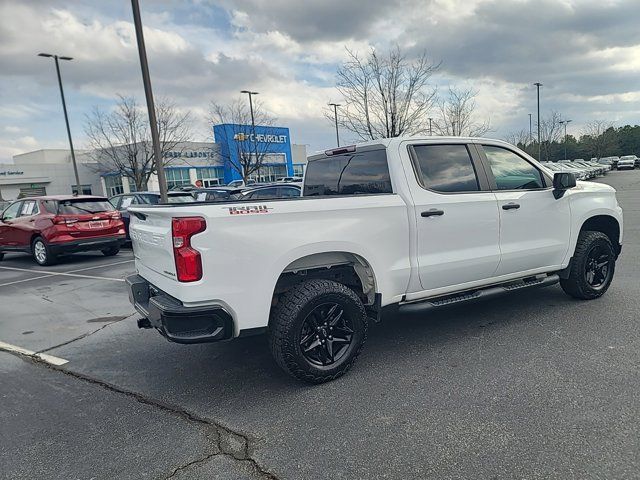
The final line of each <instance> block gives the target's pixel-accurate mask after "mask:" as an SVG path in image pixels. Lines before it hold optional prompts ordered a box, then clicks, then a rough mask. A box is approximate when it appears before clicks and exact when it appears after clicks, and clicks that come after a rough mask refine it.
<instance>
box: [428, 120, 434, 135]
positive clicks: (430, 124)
mask: <svg viewBox="0 0 640 480" xmlns="http://www.w3.org/2000/svg"><path fill="white" fill-rule="evenodd" d="M432 122H433V118H431V117H429V136H430V137H433V127H432Z"/></svg>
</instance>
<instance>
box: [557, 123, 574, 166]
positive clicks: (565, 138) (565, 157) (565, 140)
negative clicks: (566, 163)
mask: <svg viewBox="0 0 640 480" xmlns="http://www.w3.org/2000/svg"><path fill="white" fill-rule="evenodd" d="M572 121H573V120H560V121H559V122H558V123H559V124H560V125H563V124H564V159H565V160H566V159H567V125H568V124H569V122H572Z"/></svg>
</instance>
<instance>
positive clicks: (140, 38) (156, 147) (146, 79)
mask: <svg viewBox="0 0 640 480" xmlns="http://www.w3.org/2000/svg"><path fill="white" fill-rule="evenodd" d="M131 9H132V10H133V23H134V25H135V29H136V40H137V42H138V56H139V57H140V68H141V69H142V83H143V85H144V96H145V98H146V101H147V111H148V115H149V127H150V128H151V142H152V143H153V156H154V160H155V166H156V174H157V175H158V186H159V187H160V202H161V203H168V199H167V178H166V177H165V175H164V165H163V164H162V153H161V150H160V136H159V134H158V122H157V120H156V107H155V105H154V103H153V90H152V89H151V76H150V75H149V63H148V62H147V49H146V47H145V45H144V34H143V32H142V19H141V17H140V5H139V4H138V0H131Z"/></svg>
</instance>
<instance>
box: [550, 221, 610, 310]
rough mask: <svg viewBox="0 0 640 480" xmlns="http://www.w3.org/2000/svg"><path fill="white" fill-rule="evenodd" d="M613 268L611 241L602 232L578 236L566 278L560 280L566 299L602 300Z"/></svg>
mask: <svg viewBox="0 0 640 480" xmlns="http://www.w3.org/2000/svg"><path fill="white" fill-rule="evenodd" d="M615 267H616V253H615V250H614V248H613V245H612V244H611V240H609V237H607V236H606V235H605V234H604V233H602V232H591V231H586V232H580V235H579V236H578V242H577V244H576V250H575V253H574V254H573V259H572V260H571V270H570V272H569V278H566V279H564V278H563V279H560V286H561V287H562V289H563V290H564V291H565V293H566V294H567V295H570V296H571V297H573V298H578V299H580V300H593V299H594V298H598V297H601V296H602V295H604V293H605V292H606V291H607V290H608V289H609V286H610V285H611V281H612V280H613V274H614V272H615Z"/></svg>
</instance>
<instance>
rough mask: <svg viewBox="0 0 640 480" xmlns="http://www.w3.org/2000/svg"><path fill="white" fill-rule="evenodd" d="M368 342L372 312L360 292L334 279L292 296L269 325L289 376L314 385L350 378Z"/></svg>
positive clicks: (275, 353) (271, 338) (278, 359)
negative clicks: (368, 320) (369, 315)
mask: <svg viewBox="0 0 640 480" xmlns="http://www.w3.org/2000/svg"><path fill="white" fill-rule="evenodd" d="M366 338H367V314H366V311H365V308H364V305H363V304H362V302H361V301H360V298H358V296H357V295H356V293H355V292H354V291H353V290H351V289H350V288H348V287H346V286H345V285H343V284H341V283H337V282H333V281H330V280H310V281H308V282H304V283H301V284H299V285H296V286H294V287H293V288H292V289H291V290H289V291H288V292H286V293H285V294H284V295H283V296H282V297H281V298H280V299H279V302H278V304H277V305H276V306H275V307H274V309H273V310H272V313H271V319H270V322H269V347H270V349H271V353H272V354H273V356H274V358H275V360H276V362H277V363H278V365H279V366H280V367H281V368H282V369H283V370H284V371H285V372H287V373H288V374H290V375H292V376H294V377H296V378H298V379H299V380H303V381H306V382H310V383H323V382H328V381H330V380H334V379H336V378H338V377H340V376H342V375H344V374H345V373H346V372H347V371H348V370H349V369H350V368H351V367H352V366H353V364H354V362H355V361H356V358H357V357H358V355H359V354H360V351H361V350H362V347H363V345H364V342H365V340H366Z"/></svg>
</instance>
